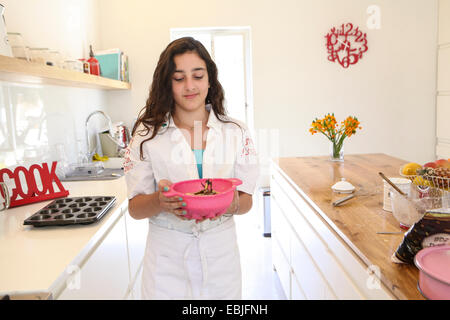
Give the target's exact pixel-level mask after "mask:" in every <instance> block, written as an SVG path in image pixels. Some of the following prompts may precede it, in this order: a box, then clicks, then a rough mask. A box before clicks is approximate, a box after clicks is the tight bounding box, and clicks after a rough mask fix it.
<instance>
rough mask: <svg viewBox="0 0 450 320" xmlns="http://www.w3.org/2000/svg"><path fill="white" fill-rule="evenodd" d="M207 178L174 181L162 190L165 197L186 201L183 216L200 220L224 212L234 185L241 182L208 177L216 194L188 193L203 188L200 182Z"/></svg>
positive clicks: (232, 179)
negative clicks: (165, 190)
mask: <svg viewBox="0 0 450 320" xmlns="http://www.w3.org/2000/svg"><path fill="white" fill-rule="evenodd" d="M206 180H208V179H196V180H186V181H180V182H177V183H174V184H172V185H171V186H170V188H169V191H167V192H164V195H165V196H166V197H174V196H178V197H182V198H183V201H184V202H185V203H186V207H184V210H186V215H185V217H186V218H188V219H195V220H197V221H198V220H201V219H204V218H214V217H216V216H220V215H221V214H224V213H225V212H226V211H227V209H228V207H229V206H230V204H231V202H232V201H233V197H234V190H235V189H236V186H238V185H240V184H242V181H241V180H239V179H234V178H229V179H219V178H218V179H209V180H211V181H212V188H213V190H214V191H216V192H217V194H213V195H205V196H202V195H190V194H188V193H195V192H198V191H200V190H203V189H204V187H203V186H202V183H203V184H205V182H206Z"/></svg>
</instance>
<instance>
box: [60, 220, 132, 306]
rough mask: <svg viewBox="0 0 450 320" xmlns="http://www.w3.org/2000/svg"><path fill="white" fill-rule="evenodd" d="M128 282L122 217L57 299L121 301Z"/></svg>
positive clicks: (124, 231)
mask: <svg viewBox="0 0 450 320" xmlns="http://www.w3.org/2000/svg"><path fill="white" fill-rule="evenodd" d="M129 282H130V274H129V269H128V253H127V242H126V230H125V218H124V216H123V215H122V216H121V217H120V218H119V219H118V221H117V222H116V224H115V225H114V226H113V227H112V229H111V231H110V232H109V233H108V234H107V235H106V237H105V238H104V240H103V241H102V242H101V243H100V244H99V246H98V247H97V249H95V251H94V252H93V253H92V255H91V256H90V257H88V258H87V261H86V262H85V263H84V265H83V266H82V267H81V269H80V270H79V271H78V272H75V273H74V274H73V277H72V280H70V283H67V285H68V286H67V287H66V289H64V291H63V292H62V293H61V295H60V296H59V297H58V299H63V300H64V299H70V300H72V299H88V300H89V299H102V300H107V299H123V298H124V297H125V295H126V293H127V289H128V285H129Z"/></svg>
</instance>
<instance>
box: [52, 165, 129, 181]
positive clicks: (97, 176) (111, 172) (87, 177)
mask: <svg viewBox="0 0 450 320" xmlns="http://www.w3.org/2000/svg"><path fill="white" fill-rule="evenodd" d="M123 175H124V172H123V169H110V168H105V169H103V170H102V171H101V172H96V171H95V170H93V171H87V172H83V173H81V174H79V175H77V174H71V175H68V176H66V177H65V178H60V179H59V180H61V181H95V180H114V179H118V178H120V177H122V176H123Z"/></svg>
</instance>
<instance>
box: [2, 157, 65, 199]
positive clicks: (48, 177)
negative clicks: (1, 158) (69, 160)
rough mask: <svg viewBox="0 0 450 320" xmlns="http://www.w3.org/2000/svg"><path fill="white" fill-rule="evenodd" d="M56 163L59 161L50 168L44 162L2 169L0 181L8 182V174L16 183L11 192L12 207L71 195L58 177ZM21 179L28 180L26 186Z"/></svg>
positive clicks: (54, 162)
mask: <svg viewBox="0 0 450 320" xmlns="http://www.w3.org/2000/svg"><path fill="white" fill-rule="evenodd" d="M56 165H57V162H56V161H53V162H52V167H51V169H50V170H49V168H48V164H47V163H42V165H38V164H33V165H31V166H30V167H29V168H28V169H27V168H25V167H22V166H19V167H17V168H15V169H14V171H11V170H9V169H7V168H4V169H1V170H0V182H6V181H5V176H7V177H8V178H9V180H10V181H14V185H15V186H14V189H12V193H11V194H12V195H11V203H10V207H17V206H21V205H24V204H29V203H34V202H39V201H45V200H50V199H55V198H61V197H67V196H68V195H69V191H68V190H66V189H64V186H63V185H62V183H61V181H60V180H59V179H58V176H57V175H56ZM36 175H37V176H38V177H40V180H41V182H42V190H39V188H38V183H37V181H36ZM21 177H22V179H21ZM23 178H24V179H23ZM21 180H22V181H23V180H25V181H26V186H25V185H22V183H21ZM54 183H55V184H56V187H57V188H58V190H55V188H54V185H53V184H54ZM7 185H8V183H7ZM3 196H4V195H3Z"/></svg>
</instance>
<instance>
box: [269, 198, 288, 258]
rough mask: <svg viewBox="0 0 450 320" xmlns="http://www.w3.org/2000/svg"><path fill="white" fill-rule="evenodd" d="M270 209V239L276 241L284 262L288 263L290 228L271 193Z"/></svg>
mask: <svg viewBox="0 0 450 320" xmlns="http://www.w3.org/2000/svg"><path fill="white" fill-rule="evenodd" d="M270 207H271V208H270V209H271V213H270V216H271V220H272V221H271V227H272V239H273V238H275V239H277V240H278V244H279V246H280V248H281V250H282V251H283V254H284V255H285V257H286V260H287V261H288V263H290V252H291V249H290V241H291V238H290V233H291V231H290V226H289V222H287V220H286V218H285V216H284V214H283V212H282V210H281V209H280V206H279V204H278V202H277V198H276V197H275V194H273V193H272V194H271V201H270Z"/></svg>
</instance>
